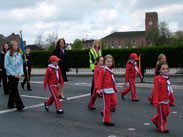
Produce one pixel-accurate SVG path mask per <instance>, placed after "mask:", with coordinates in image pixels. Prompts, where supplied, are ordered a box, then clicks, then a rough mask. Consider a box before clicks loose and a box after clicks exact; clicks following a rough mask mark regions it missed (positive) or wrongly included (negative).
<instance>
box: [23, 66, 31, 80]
mask: <svg viewBox="0 0 183 137" xmlns="http://www.w3.org/2000/svg"><path fill="white" fill-rule="evenodd" d="M30 76H31V67H28V76H27V70H26V66H24V80H23V84H25V83H26V82H27V84H30V83H28V78H29V82H30Z"/></svg>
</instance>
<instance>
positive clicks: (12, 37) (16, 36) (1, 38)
mask: <svg viewBox="0 0 183 137" xmlns="http://www.w3.org/2000/svg"><path fill="white" fill-rule="evenodd" d="M11 40H14V41H17V42H18V44H19V45H20V35H19V34H15V33H12V34H11V35H9V36H7V37H5V36H3V35H2V34H0V49H2V46H3V44H4V43H9V42H10V41H11ZM24 46H26V41H24Z"/></svg>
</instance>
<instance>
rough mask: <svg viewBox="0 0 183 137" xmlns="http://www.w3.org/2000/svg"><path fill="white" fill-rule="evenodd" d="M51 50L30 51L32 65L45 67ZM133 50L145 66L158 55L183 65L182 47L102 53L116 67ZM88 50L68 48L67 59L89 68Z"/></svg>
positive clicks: (73, 63)
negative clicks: (140, 56) (109, 55)
mask: <svg viewBox="0 0 183 137" xmlns="http://www.w3.org/2000/svg"><path fill="white" fill-rule="evenodd" d="M51 52H52V51H32V53H31V55H32V58H33V67H46V66H47V62H48V59H49V56H50V55H51ZM132 52H135V53H137V54H138V55H143V56H142V64H143V65H144V67H146V68H154V66H155V65H156V62H157V58H158V55H159V54H161V53H164V54H165V55H166V56H167V61H168V64H169V67H171V68H173V67H183V61H182V58H183V47H174V46H170V47H165V46H163V47H144V48H128V49H126V48H125V49H105V50H103V51H102V55H103V56H105V55H107V54H111V55H112V56H113V57H114V59H115V64H116V67H125V66H126V62H127V60H128V59H129V55H130V53H132ZM88 53H89V50H88V49H87V50H68V51H67V54H68V59H69V61H70V64H71V66H72V67H74V68H75V67H82V68H83V67H84V68H89V55H88Z"/></svg>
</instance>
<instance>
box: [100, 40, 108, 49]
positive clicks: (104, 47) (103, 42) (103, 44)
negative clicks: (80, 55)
mask: <svg viewBox="0 0 183 137" xmlns="http://www.w3.org/2000/svg"><path fill="white" fill-rule="evenodd" d="M100 41H101V45H102V49H106V48H107V45H106V40H105V39H101V40H100Z"/></svg>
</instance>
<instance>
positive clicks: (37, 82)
mask: <svg viewBox="0 0 183 137" xmlns="http://www.w3.org/2000/svg"><path fill="white" fill-rule="evenodd" d="M21 82H23V81H19V83H21ZM30 83H32V84H43V83H44V81H30Z"/></svg>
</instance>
